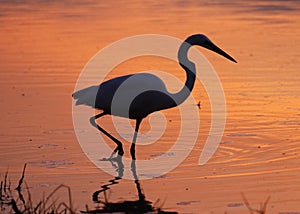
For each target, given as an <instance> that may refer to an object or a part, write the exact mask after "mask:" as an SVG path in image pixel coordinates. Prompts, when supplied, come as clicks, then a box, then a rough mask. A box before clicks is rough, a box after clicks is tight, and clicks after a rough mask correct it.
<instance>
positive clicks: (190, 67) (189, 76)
mask: <svg viewBox="0 0 300 214" xmlns="http://www.w3.org/2000/svg"><path fill="white" fill-rule="evenodd" d="M191 47H192V45H191V44H189V43H187V42H183V43H182V44H181V46H180V48H179V50H178V62H179V64H180V66H181V67H182V68H183V69H184V70H185V72H186V81H185V85H184V87H183V88H182V89H181V90H180V91H179V92H177V93H175V94H172V98H173V100H174V101H175V102H176V104H177V105H179V104H181V103H182V102H183V101H185V100H186V99H187V98H188V96H189V95H190V93H191V91H192V90H193V88H194V84H195V80H196V67H195V64H194V63H193V62H191V61H190V60H189V59H188V51H189V49H190V48H191Z"/></svg>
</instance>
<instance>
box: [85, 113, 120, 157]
mask: <svg viewBox="0 0 300 214" xmlns="http://www.w3.org/2000/svg"><path fill="white" fill-rule="evenodd" d="M106 114H107V113H106V112H102V113H100V114H97V115H95V116H93V117H91V118H90V123H91V124H92V126H94V127H95V128H97V129H98V130H99V131H101V132H102V133H103V134H105V135H106V136H107V137H109V138H110V139H111V140H112V141H114V142H115V143H116V144H117V147H116V148H115V150H114V151H113V152H112V154H111V156H110V158H111V157H112V156H113V155H114V154H115V153H116V152H118V155H121V156H122V155H123V154H124V150H123V146H122V143H121V141H119V140H118V139H116V138H115V137H114V136H112V135H111V134H109V133H108V132H107V131H105V130H104V129H103V128H102V127H100V126H99V125H98V124H97V123H96V119H98V118H100V117H102V116H104V115H106Z"/></svg>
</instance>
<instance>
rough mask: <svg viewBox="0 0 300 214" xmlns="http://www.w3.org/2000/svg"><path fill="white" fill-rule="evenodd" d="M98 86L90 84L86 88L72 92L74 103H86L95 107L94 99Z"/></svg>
mask: <svg viewBox="0 0 300 214" xmlns="http://www.w3.org/2000/svg"><path fill="white" fill-rule="evenodd" d="M98 89H99V86H91V87H88V88H84V89H81V90H79V91H76V92H74V93H73V94H72V97H73V99H74V100H76V105H88V106H92V107H95V101H96V97H97V93H98Z"/></svg>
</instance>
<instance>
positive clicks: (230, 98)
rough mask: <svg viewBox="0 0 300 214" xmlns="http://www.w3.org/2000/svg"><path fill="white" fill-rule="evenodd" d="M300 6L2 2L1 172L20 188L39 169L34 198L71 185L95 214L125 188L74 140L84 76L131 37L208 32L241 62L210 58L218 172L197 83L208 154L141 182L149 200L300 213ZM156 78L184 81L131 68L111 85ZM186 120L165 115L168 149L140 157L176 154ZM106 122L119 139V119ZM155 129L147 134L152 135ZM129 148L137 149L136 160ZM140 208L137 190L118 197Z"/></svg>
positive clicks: (182, 206) (140, 62) (165, 65)
mask: <svg viewBox="0 0 300 214" xmlns="http://www.w3.org/2000/svg"><path fill="white" fill-rule="evenodd" d="M299 7H300V5H299V3H298V2H297V1H251V2H250V1H249V2H248V1H230V3H222V1H213V2H211V3H209V2H207V3H195V2H193V1H191V2H176V3H173V2H171V1H167V2H165V3H164V4H163V3H151V2H145V3H144V2H139V1H133V2H131V3H127V2H123V1H120V2H117V1H116V2H115V3H104V2H103V3H94V2H88V3H86V4H83V3H80V2H79V1H78V2H77V1H74V2H70V1H63V2H53V3H49V2H47V1H39V3H20V2H18V1H11V2H9V1H7V2H5V3H1V4H0V11H1V16H0V20H1V21H0V26H1V29H2V30H1V32H0V38H1V41H0V43H1V46H0V53H1V59H0V66H1V72H0V75H1V79H0V81H1V82H0V90H1V93H0V103H1V112H2V114H1V117H2V118H1V129H0V135H1V155H0V163H1V164H0V172H1V173H4V172H5V171H6V170H7V168H8V169H9V174H10V178H11V180H12V183H16V182H17V180H18V179H19V177H20V175H21V171H22V167H23V164H24V163H28V167H27V171H26V175H25V180H26V182H27V184H28V186H29V187H30V191H31V193H32V196H33V199H35V200H37V199H40V198H41V197H42V195H43V192H50V191H51V190H52V189H54V188H55V187H57V186H58V185H59V184H61V183H63V184H66V185H69V186H70V187H71V189H72V194H73V200H74V204H75V207H77V208H78V210H82V209H84V208H85V204H88V206H89V207H90V208H93V207H94V205H95V204H94V203H93V202H92V199H91V197H92V194H93V192H95V191H97V190H98V189H99V188H100V186H101V185H103V184H106V183H107V182H108V180H109V179H112V178H113V177H112V176H111V175H108V174H106V173H104V172H102V171H101V170H99V169H98V168H96V167H95V166H94V165H93V164H92V163H91V162H90V161H89V160H88V158H87V157H86V156H85V155H84V153H83V152H82V150H81V148H80V145H79V144H78V142H77V139H76V136H75V133H74V130H73V124H72V104H73V103H72V99H71V94H72V92H73V91H74V87H75V84H76V81H77V78H78V76H79V74H80V72H81V70H82V68H83V67H84V65H85V64H86V63H87V61H88V60H89V59H90V58H91V57H92V56H93V55H94V54H95V53H96V52H97V51H98V50H100V49H101V48H103V47H105V46H106V45H109V44H110V43H112V42H114V41H117V40H119V39H122V38H124V37H128V36H133V35H137V34H146V33H155V34H166V35H170V36H174V37H178V38H180V39H184V38H185V37H186V36H188V35H190V34H193V33H205V34H206V35H208V36H209V37H210V38H212V40H213V41H215V42H216V43H217V44H218V45H220V47H222V48H224V50H226V51H227V52H229V53H230V54H231V55H232V56H234V57H235V58H236V59H237V61H238V64H233V63H230V62H228V61H226V60H224V59H222V58H220V57H219V56H216V55H215V54H212V53H210V52H208V51H205V50H203V49H201V51H202V52H203V53H204V55H205V56H206V57H207V58H208V59H209V61H210V62H211V63H212V64H213V66H214V67H215V70H216V71H217V72H218V75H219V77H220V79H221V81H222V84H223V87H224V93H225V95H226V103H227V124H226V129H225V133H224V136H223V138H222V142H221V144H220V146H219V148H218V150H217V152H216V153H215V154H214V156H213V157H212V158H211V159H210V161H209V162H208V163H207V164H205V165H204V166H199V165H198V164H197V163H198V158H199V155H200V153H201V150H202V148H203V145H204V143H205V140H206V138H207V135H208V132H209V127H210V116H211V115H210V114H211V112H210V103H209V98H208V96H207V94H206V93H205V90H204V88H203V86H201V83H200V82H196V85H195V89H194V91H193V96H194V97H195V99H196V100H201V104H202V107H201V110H199V114H200V117H201V124H200V130H201V131H200V133H199V136H198V139H197V142H196V145H195V147H194V149H193V151H192V152H191V154H190V156H189V157H188V158H187V159H186V160H185V161H184V162H183V163H182V164H181V165H180V166H178V167H177V168H176V169H174V170H173V171H171V172H170V173H168V174H166V175H165V176H163V177H160V178H155V179H152V180H145V181H140V184H141V186H142V188H143V191H144V193H145V195H146V198H147V199H148V200H150V201H153V202H155V201H156V200H157V199H160V200H162V201H164V204H163V208H164V209H166V210H170V211H172V210H173V211H178V212H179V213H224V212H225V211H227V213H247V212H248V211H247V208H246V206H245V205H244V204H243V199H242V196H241V193H242V192H243V193H244V194H245V195H246V197H247V199H248V200H249V202H250V203H251V204H252V205H253V206H255V207H259V204H260V203H262V202H264V201H265V200H266V198H267V197H268V196H270V197H271V199H270V201H269V203H268V209H267V211H268V212H267V213H288V212H296V213H297V212H299V213H300V206H299V201H300V194H299V192H300V184H299V175H300V167H299V158H300V144H299V140H300V135H299V134H298V133H299V124H300V108H299V104H300V91H299V81H300V76H299V74H298V73H299V60H298V58H299V50H300V39H299V38H300V30H299V22H300V17H299V12H298V10H299ZM153 61H155V63H153ZM153 69H160V70H163V71H167V72H170V73H172V74H174V75H176V76H177V77H178V78H180V79H181V80H182V81H184V78H185V76H184V72H183V71H182V70H181V68H180V67H179V66H178V65H176V64H175V63H173V62H168V61H167V60H164V59H157V58H154V59H153V58H151V57H148V58H147V57H145V58H141V59H133V60H130V61H128V62H125V63H123V64H121V65H119V66H118V67H116V68H115V69H114V70H113V71H112V72H111V73H110V75H111V77H113V76H117V75H124V74H128V73H133V72H138V71H142V70H153ZM198 72H199V73H201V71H198ZM108 78H109V77H108ZM195 104H196V103H195ZM195 108H197V107H196V105H195ZM177 113H178V110H177V109H170V110H167V111H164V114H165V116H166V118H167V119H168V120H169V122H168V129H167V130H168V131H167V132H166V133H165V134H164V135H163V136H162V138H161V139H160V140H159V142H158V143H156V144H154V145H151V146H147V147H146V149H145V148H143V146H138V147H137V156H138V158H141V159H147V158H151V157H153V156H155V155H159V154H160V153H162V152H165V151H166V150H167V149H168V148H169V147H170V146H172V144H173V142H174V141H175V140H176V136H177V135H178V129H179V123H178V116H177ZM87 120H88V118H87ZM101 123H102V124H105V128H106V129H107V130H112V133H113V134H115V135H117V133H116V131H115V130H114V128H113V127H112V126H113V125H112V123H111V119H110V117H109V116H106V117H105V118H103V120H101ZM147 123H148V122H147V121H146V120H145V121H144V123H143V124H144V127H143V126H142V129H141V132H142V133H147V130H148V129H149V125H148V124H147ZM129 134H131V133H129ZM105 139H106V138H105ZM186 140H187V141H188V140H189V139H186ZM99 143H104V142H99ZM106 143H108V144H110V145H113V144H111V143H110V142H109V140H108V139H106ZM128 148H129V144H128V143H125V152H127V154H126V156H127V157H129V155H128V153H129V152H128V151H129V150H128ZM125 170H130V169H125ZM137 171H138V169H137ZM1 175H3V174H1ZM66 196H67V195H66V194H65V193H61V197H66ZM136 199H137V191H136V187H135V184H134V182H133V181H131V180H125V179H123V180H121V181H120V182H119V184H117V185H114V186H113V187H112V188H111V190H110V196H109V200H110V201H112V202H116V201H121V200H136Z"/></svg>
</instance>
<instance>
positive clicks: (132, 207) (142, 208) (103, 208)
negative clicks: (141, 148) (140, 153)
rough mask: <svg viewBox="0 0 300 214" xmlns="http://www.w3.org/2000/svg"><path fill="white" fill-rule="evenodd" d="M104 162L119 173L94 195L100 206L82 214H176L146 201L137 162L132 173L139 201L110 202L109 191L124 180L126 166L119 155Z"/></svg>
mask: <svg viewBox="0 0 300 214" xmlns="http://www.w3.org/2000/svg"><path fill="white" fill-rule="evenodd" d="M102 161H109V162H110V163H111V164H112V166H113V167H114V168H116V171H117V173H118V176H116V177H115V178H114V179H111V180H109V181H108V183H107V184H105V185H102V186H101V189H99V190H98V191H96V192H94V193H93V202H95V203H97V204H99V205H100V206H99V207H98V208H97V209H95V210H88V211H85V212H82V213H169V214H175V213H177V212H168V211H163V210H162V209H161V208H159V207H158V208H156V207H155V206H154V205H153V203H152V202H151V201H148V200H146V197H145V194H144V193H143V190H142V188H141V184H140V181H139V179H138V176H137V173H136V165H135V160H132V162H131V172H132V176H133V178H134V183H135V187H136V189H137V192H138V199H137V200H132V201H130V200H126V201H121V202H108V199H107V190H109V189H110V188H111V187H112V186H113V185H116V184H118V183H119V180H121V179H122V177H123V173H124V164H123V161H122V156H120V155H118V156H116V157H114V158H105V159H102ZM101 193H103V196H104V200H103V199H102V200H101V199H100V197H101V195H102V194H101Z"/></svg>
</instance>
